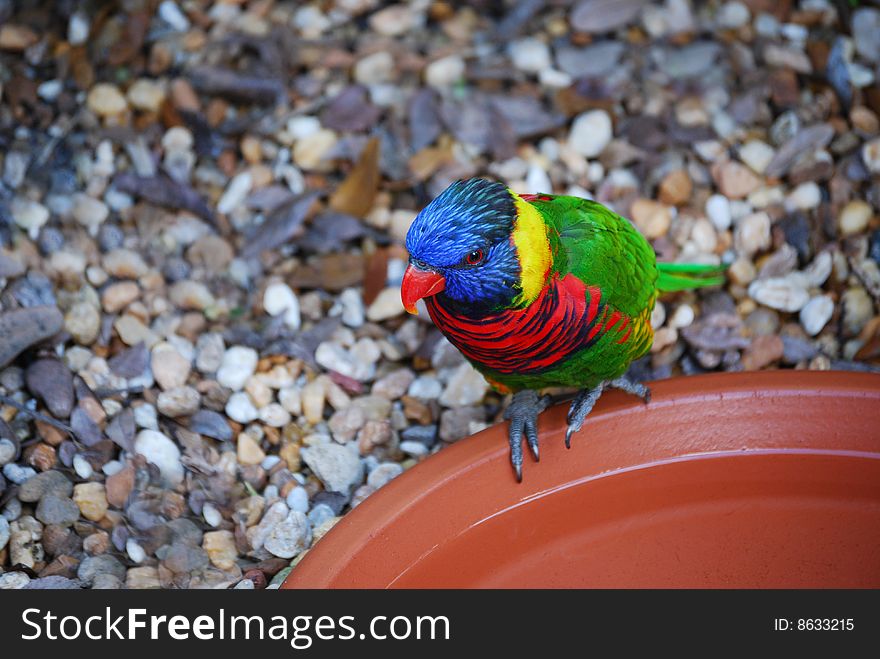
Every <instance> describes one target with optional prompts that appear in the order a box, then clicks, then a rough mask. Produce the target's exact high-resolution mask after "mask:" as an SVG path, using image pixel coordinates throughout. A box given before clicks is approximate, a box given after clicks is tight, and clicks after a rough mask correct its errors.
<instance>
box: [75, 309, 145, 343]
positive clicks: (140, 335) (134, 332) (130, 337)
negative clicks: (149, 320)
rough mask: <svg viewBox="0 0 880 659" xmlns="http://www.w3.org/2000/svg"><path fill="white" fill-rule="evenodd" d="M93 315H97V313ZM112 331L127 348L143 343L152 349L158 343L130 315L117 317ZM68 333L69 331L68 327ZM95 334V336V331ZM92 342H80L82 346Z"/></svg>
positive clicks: (138, 321)
mask: <svg viewBox="0 0 880 659" xmlns="http://www.w3.org/2000/svg"><path fill="white" fill-rule="evenodd" d="M95 313H96V314H97V311H96V312H95ZM68 315H69V314H68ZM99 320H100V318H99ZM113 329H115V330H116V333H117V334H119V338H120V339H122V342H123V343H124V344H125V345H128V346H136V345H138V344H139V343H143V344H144V345H146V347H147V348H152V347H153V346H154V345H156V343H157V342H158V341H159V337H158V336H156V334H155V333H153V331H152V330H151V329H150V328H149V327H147V326H146V325H144V324H143V323H142V322H141V321H140V320H138V319H137V318H135V317H134V316H132V315H130V314H125V315H124V316H119V317H118V318H117V319H116V321H115V322H114V323H113ZM68 331H70V328H69V327H68ZM71 334H72V332H71ZM95 334H96V336H97V331H96V333H95ZM93 342H94V339H92V341H80V343H82V344H83V345H88V344H89V343H93Z"/></svg>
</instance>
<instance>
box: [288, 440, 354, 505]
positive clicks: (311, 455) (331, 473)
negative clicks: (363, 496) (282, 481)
mask: <svg viewBox="0 0 880 659" xmlns="http://www.w3.org/2000/svg"><path fill="white" fill-rule="evenodd" d="M300 455H301V456H302V459H303V462H305V463H306V465H308V467H309V469H311V470H312V472H313V473H314V474H315V476H316V477H317V478H318V480H320V481H321V482H322V483H324V486H325V487H326V489H328V490H330V491H332V492H343V493H346V494H348V493H349V492H350V491H351V489H352V488H353V487H355V486H356V485H359V484H360V482H361V481H362V480H363V466H362V465H361V461H360V458H358V454H357V447H356V446H355V445H354V443H351V444H348V445H346V446H342V445H340V444H336V443H335V442H333V443H331V442H325V443H321V444H314V445H312V446H307V447H305V448H303V449H302V451H301V452H300Z"/></svg>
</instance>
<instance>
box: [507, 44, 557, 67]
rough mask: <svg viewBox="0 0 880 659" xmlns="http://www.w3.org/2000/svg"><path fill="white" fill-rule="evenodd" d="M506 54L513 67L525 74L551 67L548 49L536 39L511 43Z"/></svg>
mask: <svg viewBox="0 0 880 659" xmlns="http://www.w3.org/2000/svg"><path fill="white" fill-rule="evenodd" d="M507 54H508V55H509V56H510V60H511V62H513V65H514V66H515V67H516V68H518V69H519V70H520V71H525V72H526V73H538V72H539V71H543V70H544V69H549V68H550V67H551V66H552V59H551V57H550V48H548V47H547V44H546V43H544V42H543V41H542V40H541V39H538V38H536V37H527V38H525V39H518V40H516V41H512V42H511V43H510V44H509V45H508V47H507Z"/></svg>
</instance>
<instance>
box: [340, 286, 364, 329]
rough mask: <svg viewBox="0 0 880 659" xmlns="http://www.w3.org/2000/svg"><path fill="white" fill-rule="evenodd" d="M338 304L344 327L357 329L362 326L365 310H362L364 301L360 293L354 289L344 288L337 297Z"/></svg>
mask: <svg viewBox="0 0 880 659" xmlns="http://www.w3.org/2000/svg"><path fill="white" fill-rule="evenodd" d="M339 304H340V306H341V307H342V322H343V323H344V324H345V325H347V326H348V327H352V328H358V327H360V326H361V325H363V324H364V319H365V315H366V309H364V299H363V297H362V296H361V293H360V291H358V290H357V289H355V288H346V289H345V290H344V291H342V293H341V294H340V295H339Z"/></svg>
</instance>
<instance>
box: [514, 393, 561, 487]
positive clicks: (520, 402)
mask: <svg viewBox="0 0 880 659" xmlns="http://www.w3.org/2000/svg"><path fill="white" fill-rule="evenodd" d="M549 404H550V397H549V396H539V395H538V392H537V391H532V390H531V389H527V390H525V391H518V392H516V393H515V394H514V395H513V400H512V401H510V405H508V406H507V409H506V410H504V418H505V419H507V420H509V421H510V431H509V435H508V440H509V441H510V464H511V465H513V471H514V473H515V474H516V480H517V482H520V483H521V482H522V463H523V454H522V439H523V434H525V438H526V442H527V443H528V445H529V449H530V450H531V452H532V457H534V458H535V462H538V461H539V460H540V459H541V455H540V452H539V450H538V415H539V414H540V413H541V412H543V411H544V410H545V409H547V406H548V405H549Z"/></svg>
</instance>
